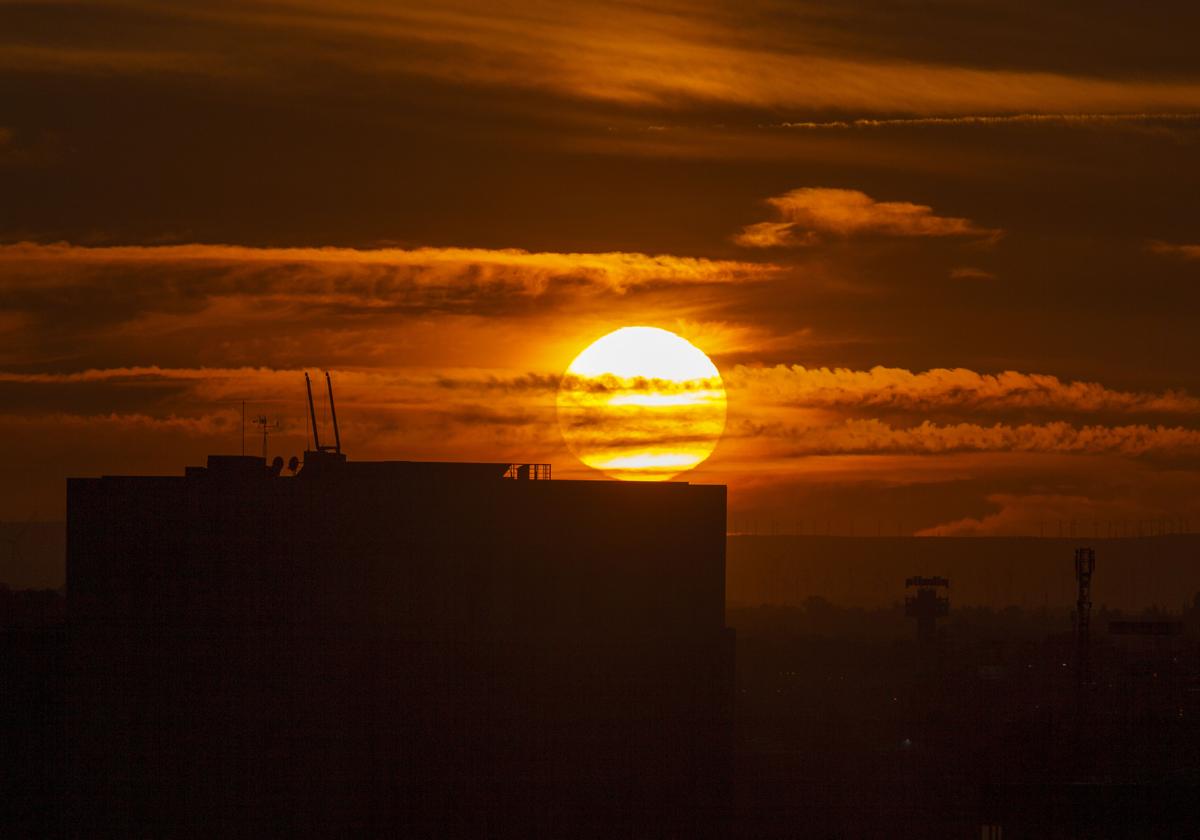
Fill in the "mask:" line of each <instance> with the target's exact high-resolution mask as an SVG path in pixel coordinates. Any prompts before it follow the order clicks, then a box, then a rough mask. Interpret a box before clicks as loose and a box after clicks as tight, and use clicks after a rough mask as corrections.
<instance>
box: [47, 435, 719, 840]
mask: <svg viewBox="0 0 1200 840" xmlns="http://www.w3.org/2000/svg"><path fill="white" fill-rule="evenodd" d="M278 473H279V470H278V468H276V469H275V470H274V471H271V470H268V468H267V467H266V465H265V463H264V461H263V459H261V458H252V457H233V456H230V457H224V456H221V457H216V456H214V457H211V458H210V459H209V461H208V466H207V467H206V468H189V469H188V470H187V472H186V475H185V476H180V477H162V478H159V477H107V476H106V477H103V478H93V479H71V480H69V482H68V493H67V495H68V559H67V589H68V599H69V606H68V615H69V630H68V632H69V636H70V644H71V663H72V681H71V688H70V692H71V694H70V701H69V709H70V710H71V711H70V715H69V727H70V731H69V737H70V741H71V758H72V762H73V765H72V773H71V797H70V798H71V803H72V804H71V808H70V810H69V813H68V819H69V822H70V824H71V825H73V826H77V827H78V828H77V834H79V835H80V836H97V835H100V834H108V835H120V836H145V837H149V836H154V837H171V836H205V837H211V836H229V835H256V836H295V835H306V836H330V837H332V836H427V837H449V836H521V837H533V836H543V837H554V836H613V835H614V834H618V835H623V836H630V835H635V836H703V835H719V834H721V833H723V831H722V828H723V823H724V820H725V818H726V809H727V807H728V803H729V802H730V799H731V791H730V787H731V774H732V752H733V709H732V701H733V696H732V695H733V640H732V634H731V632H730V631H727V630H726V629H725V627H724V599H725V598H724V596H725V488H724V487H722V486H692V485H689V484H686V483H682V482H671V483H624V482H609V481H548V480H529V478H530V477H531V476H536V475H537V471H536V470H533V471H529V470H514V469H511V468H510V465H507V464H456V463H423V462H353V461H349V462H348V461H346V460H345V459H344V458H343V457H342V456H341V455H335V454H333V453H328V452H319V453H309V454H308V456H307V460H306V464H305V466H304V467H303V469H302V470H301V471H300V472H299V474H298V475H296V476H295V477H289V476H281V475H279V474H278Z"/></svg>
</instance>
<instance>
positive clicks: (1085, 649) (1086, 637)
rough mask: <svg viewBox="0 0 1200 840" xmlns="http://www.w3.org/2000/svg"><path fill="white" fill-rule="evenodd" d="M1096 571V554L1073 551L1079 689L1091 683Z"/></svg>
mask: <svg viewBox="0 0 1200 840" xmlns="http://www.w3.org/2000/svg"><path fill="white" fill-rule="evenodd" d="M1095 570H1096V552H1095V550H1094V549H1091V548H1077V549H1075V580H1076V581H1077V582H1078V583H1079V601H1078V602H1077V603H1076V605H1075V608H1076V612H1075V636H1076V642H1077V643H1078V645H1079V648H1078V652H1077V654H1076V674H1077V677H1078V680H1079V687H1080V689H1082V688H1083V686H1085V685H1087V684H1088V682H1090V681H1091V678H1092V675H1091V665H1092V663H1091V640H1090V632H1089V631H1090V624H1091V617H1092V572H1094V571H1095Z"/></svg>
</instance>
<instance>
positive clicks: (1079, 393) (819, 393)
mask: <svg viewBox="0 0 1200 840" xmlns="http://www.w3.org/2000/svg"><path fill="white" fill-rule="evenodd" d="M726 379H727V384H728V386H729V387H730V388H731V389H745V391H746V392H747V398H748V401H749V402H750V403H751V404H754V405H787V406H795V407H803V408H874V409H880V408H890V409H902V410H945V409H951V408H953V409H959V410H971V411H979V410H985V411H986V410H1002V409H1012V408H1039V409H1054V410H1059V411H1070V412H1127V413H1137V412H1142V413H1148V414H1153V413H1167V414H1190V413H1195V412H1200V399H1198V398H1196V397H1193V396H1190V395H1188V394H1186V393H1183V392H1179V391H1166V392H1163V393H1160V394H1153V393H1141V392H1130V391H1118V390H1113V389H1110V388H1106V387H1105V386H1103V385H1101V384H1099V383H1096V382H1064V381H1063V380H1061V379H1059V378H1058V377H1057V376H1049V375H1046V374H1037V373H1020V372H1017V371H1011V370H1010V371H1004V372H1002V373H997V374H987V373H978V372H977V371H973V370H966V369H964V368H954V369H946V368H935V369H933V370H927V371H919V372H914V371H911V370H906V369H904V368H889V367H878V366H877V367H873V368H871V369H870V370H847V369H844V368H806V367H804V366H803V365H791V366H788V365H776V366H775V367H752V366H744V365H739V366H738V367H736V368H735V369H734V370H733V371H731V372H730V373H729V374H728V375H727V377H726Z"/></svg>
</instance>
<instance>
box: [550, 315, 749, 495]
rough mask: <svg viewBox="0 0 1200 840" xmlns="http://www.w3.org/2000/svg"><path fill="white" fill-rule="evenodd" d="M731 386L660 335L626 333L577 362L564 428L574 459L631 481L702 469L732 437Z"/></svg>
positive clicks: (654, 331)
mask: <svg viewBox="0 0 1200 840" xmlns="http://www.w3.org/2000/svg"><path fill="white" fill-rule="evenodd" d="M725 403H726V400H725V385H724V383H723V382H722V381H721V374H720V372H719V371H718V370H717V367H716V365H714V364H713V363H712V360H710V359H709V358H708V356H706V355H704V351H703V350H701V349H700V348H698V347H696V345H694V344H692V343H691V342H690V341H688V340H686V339H684V338H681V337H680V336H678V335H676V334H675V333H673V332H669V331H668V330H663V329H659V328H657V327H622V328H621V329H619V330H617V331H616V332H611V333H609V334H608V335H606V336H604V337H603V338H600V339H597V340H596V341H595V342H593V343H592V344H591V345H589V346H588V348H587V349H586V350H584V351H583V352H582V353H580V354H579V355H578V356H576V357H575V361H573V362H571V365H570V367H568V368H567V372H566V374H565V375H564V376H563V380H562V383H561V384H560V385H559V388H558V423H559V426H560V427H561V429H562V433H563V438H565V439H566V441H567V445H568V446H569V447H570V448H571V451H572V452H574V453H575V456H576V457H577V458H579V460H581V461H583V463H585V464H587V465H588V466H589V467H594V468H595V469H598V470H601V471H602V472H604V473H605V474H606V475H609V476H611V477H613V478H620V479H624V480H627V481H664V480H666V479H669V478H673V477H675V476H676V475H679V474H680V473H682V472H686V471H687V470H690V469H692V468H694V467H696V466H697V465H699V464H700V463H701V462H702V461H704V459H705V458H707V457H708V456H709V455H711V454H712V451H713V449H714V448H716V445H717V441H719V440H720V439H721V433H722V432H724V431H725Z"/></svg>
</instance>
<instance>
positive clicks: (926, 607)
mask: <svg viewBox="0 0 1200 840" xmlns="http://www.w3.org/2000/svg"><path fill="white" fill-rule="evenodd" d="M904 586H905V587H906V588H914V587H915V588H916V590H917V594H916V595H914V596H909V597H908V598H905V599H904V614H905V615H906V616H908V617H909V618H915V619H916V620H917V641H918V642H919V643H920V644H922V645H928V644H930V643H931V642H932V641H933V640H934V639H935V638H936V637H937V620H938V619H939V618H945V617H946V616H947V615H949V614H950V599H949V598H943V597H942V596H940V595H938V594H937V593H938V588H939V587H942V588H945V589H949V588H950V580H949V579H948V578H944V577H921V576H919V575H918V576H916V577H910V578H908V579H907V580H905V581H904Z"/></svg>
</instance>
